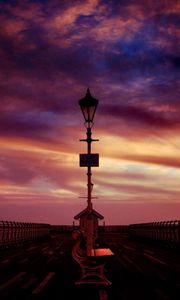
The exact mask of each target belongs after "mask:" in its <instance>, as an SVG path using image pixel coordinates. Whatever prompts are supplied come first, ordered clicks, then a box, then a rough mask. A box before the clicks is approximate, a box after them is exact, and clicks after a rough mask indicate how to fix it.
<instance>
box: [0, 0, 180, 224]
mask: <svg viewBox="0 0 180 300" xmlns="http://www.w3.org/2000/svg"><path fill="white" fill-rule="evenodd" d="M179 14H180V6H179V1H176V0H175V1H170V0H169V1H156V0H148V1H147V0H146V1H145V0H140V1H136V0H129V1H125V0H122V1H116V0H113V1H105V0H86V1H82V0H78V1H71V0H67V1H58V0H52V1H41V0H39V1H34V0H25V1H20V0H17V1H11V0H7V1H0V24H1V30H0V99H1V100H0V103H1V105H0V113H1V117H0V198H1V201H0V211H1V213H0V218H2V219H14V220H15V219H17V220H28V221H31V220H32V221H33V220H34V221H38V220H39V222H44V221H45V222H48V223H56V224H58V223H60V224H61V223H67V224H68V223H71V222H72V220H73V216H74V215H75V214H76V213H77V212H78V210H80V209H83V208H84V207H85V205H86V199H84V198H78V197H84V196H86V193H87V191H86V188H87V185H86V170H85V168H79V161H78V155H79V153H86V147H87V145H86V144H85V143H80V142H79V139H82V138H85V137H86V132H85V128H84V126H83V122H84V121H83V117H82V114H81V112H80V108H79V105H78V99H80V98H82V97H83V96H84V94H85V93H86V89H87V88H88V87H89V88H90V90H91V93H92V95H93V96H94V97H95V98H98V99H99V107H98V109H97V113H96V116H95V124H94V127H93V137H94V138H99V139H100V142H99V143H93V145H92V151H94V152H95V153H100V167H99V168H94V169H93V177H92V178H93V183H94V188H93V193H94V194H95V195H96V196H98V197H99V198H98V200H96V199H94V206H95V207H96V206H97V208H98V209H100V210H102V212H103V214H104V215H105V218H106V219H107V220H108V222H109V223H113V224H115V223H122V222H124V223H128V222H129V223H131V222H142V221H145V220H147V221H150V220H157V219H158V220H159V219H168V218H176V217H178V215H177V211H178V210H177V207H178V205H179V203H180V198H179V197H180V189H179V179H180V155H179V149H180V138H179V136H180V101H179V48H178V41H179V24H180V19H179ZM163 205H164V206H163ZM132 207H133V210H132ZM155 207H156V208H158V209H159V210H161V211H162V213H161V211H159V212H158V213H156V209H155ZM163 207H164V209H163ZM169 207H170V209H169ZM167 208H168V209H167ZM20 212H22V213H20ZM118 214H119V215H118ZM43 216H44V219H43ZM38 218H39V219H38ZM118 218H119V219H118ZM121 218H122V219H121ZM118 220H119V221H118Z"/></svg>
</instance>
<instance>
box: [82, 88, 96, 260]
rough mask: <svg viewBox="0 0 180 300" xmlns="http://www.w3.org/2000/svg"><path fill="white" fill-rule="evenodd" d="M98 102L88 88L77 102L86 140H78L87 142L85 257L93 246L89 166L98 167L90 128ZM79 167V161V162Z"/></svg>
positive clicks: (91, 185)
mask: <svg viewBox="0 0 180 300" xmlns="http://www.w3.org/2000/svg"><path fill="white" fill-rule="evenodd" d="M98 102H99V101H98V100H97V99H95V98H93V97H92V96H91V93H90V90H89V88H88V89H87V93H86V96H85V97H84V98H82V99H80V100H79V105H80V108H81V110H82V113H83V116H84V120H85V123H84V125H85V127H86V129H87V132H86V135H87V138H86V139H83V140H80V141H84V142H87V155H85V156H84V158H85V166H87V209H88V216H87V224H86V241H87V256H91V252H92V249H93V244H94V238H93V236H94V228H93V218H92V197H91V192H92V187H93V184H92V182H91V175H92V174H91V166H98V165H97V162H95V164H94V163H93V162H92V160H93V159H94V158H95V160H96V158H98V156H97V154H94V155H93V154H91V143H92V142H93V141H98V140H95V139H92V138H91V135H92V133H91V128H92V126H93V120H94V116H95V112H96V109H97V106H98ZM80 165H81V161H80Z"/></svg>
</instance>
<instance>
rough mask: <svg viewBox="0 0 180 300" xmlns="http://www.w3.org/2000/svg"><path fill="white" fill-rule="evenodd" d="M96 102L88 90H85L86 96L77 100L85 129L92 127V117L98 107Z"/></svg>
mask: <svg viewBox="0 0 180 300" xmlns="http://www.w3.org/2000/svg"><path fill="white" fill-rule="evenodd" d="M98 102H99V101H98V100H97V99H95V98H93V97H92V96H91V93H90V90H89V88H88V89H87V93H86V96H85V97H84V98H82V99H80V100H79V105H80V107H81V110H82V113H83V116H84V120H85V125H86V126H87V128H91V127H92V125H93V119H94V115H95V112H96V109H97V106H98Z"/></svg>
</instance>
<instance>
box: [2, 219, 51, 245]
mask: <svg viewBox="0 0 180 300" xmlns="http://www.w3.org/2000/svg"><path fill="white" fill-rule="evenodd" d="M49 235H50V225H49V224H41V223H25V222H12V221H0V248H8V247H9V246H18V245H21V244H23V243H25V242H27V241H35V240H39V239H42V238H46V237H48V236H49Z"/></svg>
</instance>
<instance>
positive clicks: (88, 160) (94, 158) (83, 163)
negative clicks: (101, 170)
mask: <svg viewBox="0 0 180 300" xmlns="http://www.w3.org/2000/svg"><path fill="white" fill-rule="evenodd" d="M79 162H80V167H99V154H98V153H94V154H80V155H79Z"/></svg>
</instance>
